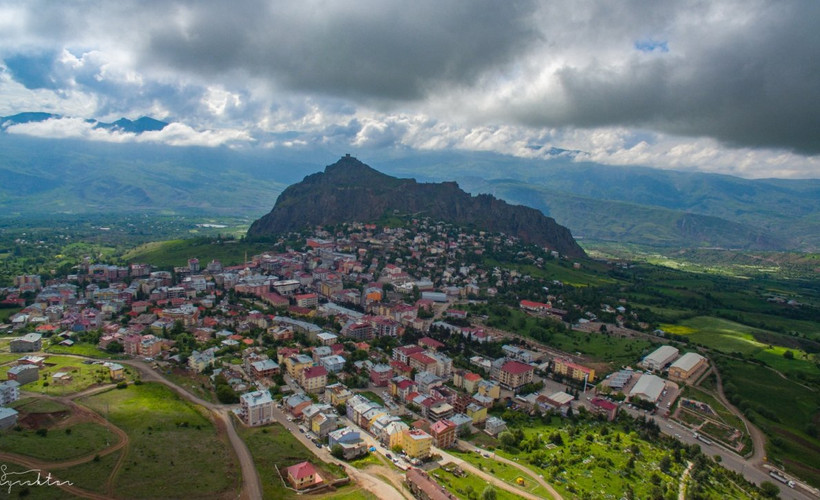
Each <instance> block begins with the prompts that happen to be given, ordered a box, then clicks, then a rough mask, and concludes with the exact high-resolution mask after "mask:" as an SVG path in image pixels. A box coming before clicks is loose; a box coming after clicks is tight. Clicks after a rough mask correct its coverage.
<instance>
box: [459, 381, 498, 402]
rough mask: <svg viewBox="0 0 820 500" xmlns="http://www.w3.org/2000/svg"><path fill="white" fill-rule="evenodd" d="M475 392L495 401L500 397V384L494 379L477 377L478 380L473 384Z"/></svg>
mask: <svg viewBox="0 0 820 500" xmlns="http://www.w3.org/2000/svg"><path fill="white" fill-rule="evenodd" d="M464 388H465V389H467V384H465V387H464ZM475 392H476V393H477V394H479V395H481V396H484V397H487V398H490V399H492V400H493V401H495V400H496V399H498V398H500V397H501V386H500V385H498V382H496V381H494V380H482V379H479V381H478V382H477V383H476V384H475Z"/></svg>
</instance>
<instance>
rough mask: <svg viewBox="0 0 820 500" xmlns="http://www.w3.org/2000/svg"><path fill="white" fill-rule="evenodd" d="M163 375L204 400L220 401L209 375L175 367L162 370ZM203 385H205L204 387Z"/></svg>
mask: <svg viewBox="0 0 820 500" xmlns="http://www.w3.org/2000/svg"><path fill="white" fill-rule="evenodd" d="M162 376H163V377H165V378H167V379H168V380H170V381H171V382H173V383H175V384H177V385H178V386H180V387H184V388H185V390H186V391H188V392H190V393H191V394H193V395H194V396H196V397H198V398H200V399H202V400H205V401H208V402H211V403H217V402H218V401H217V399H216V393H214V391H213V389H212V387H213V384H212V383H211V381H210V379H209V378H208V376H207V375H202V374H196V375H195V374H193V373H191V372H189V371H188V370H185V369H176V368H174V369H170V370H166V371H164V372H162ZM203 385H204V386H205V387H203Z"/></svg>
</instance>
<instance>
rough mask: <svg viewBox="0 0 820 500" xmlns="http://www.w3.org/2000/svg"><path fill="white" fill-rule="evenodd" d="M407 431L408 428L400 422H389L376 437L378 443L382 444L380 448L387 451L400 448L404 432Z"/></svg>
mask: <svg viewBox="0 0 820 500" xmlns="http://www.w3.org/2000/svg"><path fill="white" fill-rule="evenodd" d="M409 429H410V427H409V426H408V425H407V424H405V423H404V422H402V421H401V420H397V421H393V422H390V423H389V424H387V425H386V426H385V427H384V429H383V430H382V431H381V432H380V434H379V435H378V437H379V441H380V442H381V443H382V446H384V447H385V448H389V449H392V448H394V447H396V446H402V439H403V437H404V432H405V431H407V430H409Z"/></svg>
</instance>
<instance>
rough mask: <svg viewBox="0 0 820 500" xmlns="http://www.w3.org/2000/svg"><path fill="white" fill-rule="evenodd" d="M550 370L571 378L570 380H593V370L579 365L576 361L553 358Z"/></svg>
mask: <svg viewBox="0 0 820 500" xmlns="http://www.w3.org/2000/svg"><path fill="white" fill-rule="evenodd" d="M552 371H553V372H554V373H558V374H560V375H563V376H564V377H567V378H571V379H572V380H578V381H582V380H584V379H586V381H587V382H592V381H593V380H595V370H593V369H592V368H587V367H586V366H583V365H579V364H578V363H573V362H572V361H569V360H567V359H562V358H555V359H553V360H552Z"/></svg>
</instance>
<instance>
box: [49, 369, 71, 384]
mask: <svg viewBox="0 0 820 500" xmlns="http://www.w3.org/2000/svg"><path fill="white" fill-rule="evenodd" d="M71 380H72V376H71V374H70V373H68V372H56V373H55V374H54V375H52V376H51V383H53V384H55V385H64V384H68V383H70V382H71Z"/></svg>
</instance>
